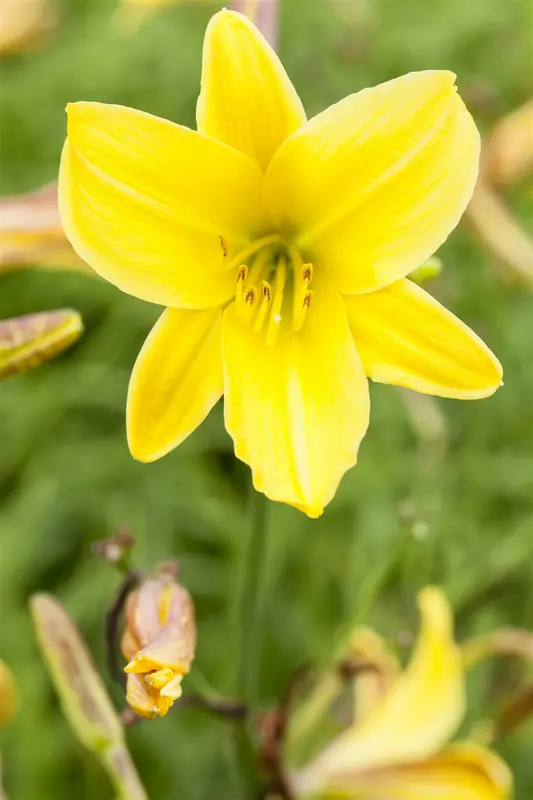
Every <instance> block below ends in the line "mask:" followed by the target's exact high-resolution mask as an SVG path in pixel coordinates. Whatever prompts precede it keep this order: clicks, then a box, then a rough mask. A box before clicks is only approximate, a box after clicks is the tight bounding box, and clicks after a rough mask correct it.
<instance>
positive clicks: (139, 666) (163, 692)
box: [121, 569, 196, 719]
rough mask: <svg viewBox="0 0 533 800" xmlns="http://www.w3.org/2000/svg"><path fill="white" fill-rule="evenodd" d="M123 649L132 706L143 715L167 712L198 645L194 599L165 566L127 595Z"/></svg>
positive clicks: (149, 717)
mask: <svg viewBox="0 0 533 800" xmlns="http://www.w3.org/2000/svg"><path fill="white" fill-rule="evenodd" d="M121 648H122V652H123V654H124V657H125V658H127V659H128V661H129V663H128V665H127V666H126V668H125V672H126V673H127V675H128V683H127V696H126V699H127V702H128V704H129V705H130V706H131V707H132V708H133V710H134V711H135V712H136V714H138V715H139V716H141V717H147V718H148V719H153V718H154V717H156V716H164V715H165V714H166V713H167V712H168V710H169V709H170V707H171V706H172V704H173V702H174V701H175V700H177V699H178V698H179V697H180V696H181V692H182V688H181V682H182V680H183V677H184V675H186V674H187V673H188V672H189V670H190V668H191V663H192V660H193V658H194V652H195V649H196V624H195V620H194V606H193V603H192V599H191V596H190V594H189V592H188V591H187V590H186V589H184V587H183V586H181V585H180V584H179V583H177V582H176V579H175V575H174V574H172V571H171V570H169V569H162V570H160V571H159V572H158V573H157V574H156V575H155V576H154V577H152V578H149V579H148V580H146V581H144V582H143V583H142V584H141V586H140V587H139V588H138V589H136V590H135V591H134V592H132V594H130V596H129V597H128V600H127V602H126V625H125V630H124V634H123V636H122V642H121Z"/></svg>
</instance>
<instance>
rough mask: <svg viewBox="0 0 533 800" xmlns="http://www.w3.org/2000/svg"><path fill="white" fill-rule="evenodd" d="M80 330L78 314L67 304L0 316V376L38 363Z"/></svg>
mask: <svg viewBox="0 0 533 800" xmlns="http://www.w3.org/2000/svg"><path fill="white" fill-rule="evenodd" d="M82 333H83V322H82V319H81V316H80V315H79V314H78V312H77V311H73V310H72V309H69V308H64V309H58V310H57V311H41V312H39V313H37V314H27V315H25V316H23V317H14V318H12V319H6V320H0V378H5V377H9V376H11V375H16V374H17V373H19V372H24V371H25V370H28V369H33V368H35V367H38V366H40V365H41V364H43V363H44V362H45V361H48V360H49V359H51V358H54V357H55V356H57V355H59V354H60V353H62V352H63V351H64V350H66V349H67V348H68V347H70V345H72V344H73V343H74V342H75V341H77V339H79V337H80V336H81V334H82Z"/></svg>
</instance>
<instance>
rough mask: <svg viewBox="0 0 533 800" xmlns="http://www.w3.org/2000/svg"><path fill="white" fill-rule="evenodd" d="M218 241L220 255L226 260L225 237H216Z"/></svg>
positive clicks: (226, 244)
mask: <svg viewBox="0 0 533 800" xmlns="http://www.w3.org/2000/svg"><path fill="white" fill-rule="evenodd" d="M218 240H219V242H220V248H221V250H222V255H223V257H224V258H227V256H228V243H227V241H226V239H225V237H224V236H222V235H220V236H219V237H218Z"/></svg>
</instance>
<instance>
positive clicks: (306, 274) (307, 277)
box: [302, 264, 313, 282]
mask: <svg viewBox="0 0 533 800" xmlns="http://www.w3.org/2000/svg"><path fill="white" fill-rule="evenodd" d="M302 278H303V279H304V281H309V282H311V281H312V280H313V265H312V264H304V265H303V267H302Z"/></svg>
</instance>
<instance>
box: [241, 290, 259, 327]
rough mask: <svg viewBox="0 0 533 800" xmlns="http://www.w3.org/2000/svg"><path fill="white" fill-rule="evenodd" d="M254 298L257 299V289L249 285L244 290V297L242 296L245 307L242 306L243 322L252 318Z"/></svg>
mask: <svg viewBox="0 0 533 800" xmlns="http://www.w3.org/2000/svg"><path fill="white" fill-rule="evenodd" d="M256 300H257V289H256V288H255V286H250V287H249V288H248V290H247V292H246V297H245V298H244V302H245V307H244V313H243V317H244V321H245V322H249V321H250V319H251V318H252V315H253V313H254V310H255V309H254V306H255V302H256Z"/></svg>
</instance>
